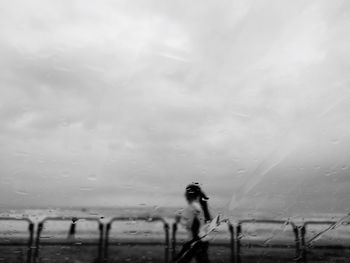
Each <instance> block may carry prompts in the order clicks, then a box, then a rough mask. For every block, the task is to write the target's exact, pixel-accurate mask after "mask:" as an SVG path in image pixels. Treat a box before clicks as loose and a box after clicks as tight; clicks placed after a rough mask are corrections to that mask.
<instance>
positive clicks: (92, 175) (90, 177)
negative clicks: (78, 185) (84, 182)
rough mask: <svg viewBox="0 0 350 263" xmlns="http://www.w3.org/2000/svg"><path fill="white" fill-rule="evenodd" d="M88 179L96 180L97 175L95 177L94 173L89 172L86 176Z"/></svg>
mask: <svg viewBox="0 0 350 263" xmlns="http://www.w3.org/2000/svg"><path fill="white" fill-rule="evenodd" d="M88 180H89V181H96V180H97V177H96V175H95V174H90V175H89V176H88Z"/></svg>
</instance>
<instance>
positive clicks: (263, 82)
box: [0, 0, 350, 211]
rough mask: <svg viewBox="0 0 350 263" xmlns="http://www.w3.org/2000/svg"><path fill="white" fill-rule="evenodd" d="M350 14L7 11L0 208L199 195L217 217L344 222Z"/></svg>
mask: <svg viewBox="0 0 350 263" xmlns="http://www.w3.org/2000/svg"><path fill="white" fill-rule="evenodd" d="M349 11H350V3H349V2H348V1H339V0H332V1H322V0H321V1H320V0H317V1H316V0H315V1H295V0H293V1H280V0H275V1H268V0H264V1H249V0H248V1H247V0H245V1H226V0H224V1H202V0H201V1H43V0H42V1H14V0H12V1H7V2H1V3H0V57H1V60H0V80H1V89H0V155H1V158H0V172H1V173H0V180H1V181H0V198H1V205H13V206H23V205H24V206H33V205H60V206H65V205H67V204H69V205H82V206H88V205H92V206H93V205H134V204H140V203H144V204H147V205H179V204H182V203H183V200H182V199H183V198H182V194H183V188H184V186H185V185H186V184H187V183H190V182H192V181H198V182H200V183H202V184H203V186H204V187H205V188H206V189H207V192H208V193H209V194H210V195H211V196H212V202H213V204H214V205H216V206H226V207H231V209H233V208H235V207H238V206H240V205H242V204H245V205H248V206H249V204H252V203H254V205H257V206H259V208H266V209H267V208H268V207H278V208H284V207H286V206H288V207H292V208H298V207H303V208H305V209H308V208H311V209H312V207H313V206H314V207H315V209H316V207H317V209H318V210H322V209H324V210H327V211H329V210H330V209H336V210H337V211H345V210H346V209H347V207H346V205H342V204H346V202H347V201H350V195H349V194H348V192H349V191H348V190H349V188H350V180H349V176H348V172H349V169H348V165H349V164H350V160H349V159H350V157H349V156H350V155H349V153H350V148H349V146H350V145H349V144H350V140H349V134H350V122H349V117H350V97H349V95H350V91H349V80H350V77H349V66H350V65H349V61H350V59H349V44H350V43H349V39H350V37H349V29H350V19H349V17H350V16H349V14H350V13H349ZM295 195H298V196H299V199H295V198H294V196H295ZM303 197H305V198H306V199H307V200H308V202H307V203H305V202H304V201H303ZM256 200H259V202H258V203H257V201H256ZM324 200H328V201H329V200H333V201H329V203H325V202H324ZM328 201H327V202H328ZM320 202H322V203H324V206H322V205H320V204H319V203H320ZM300 209H301V208H300Z"/></svg>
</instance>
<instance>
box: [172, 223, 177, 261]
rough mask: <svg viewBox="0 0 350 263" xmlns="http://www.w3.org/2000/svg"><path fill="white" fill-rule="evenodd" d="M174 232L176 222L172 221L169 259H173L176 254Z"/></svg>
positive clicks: (175, 230)
mask: <svg viewBox="0 0 350 263" xmlns="http://www.w3.org/2000/svg"><path fill="white" fill-rule="evenodd" d="M176 232H177V222H175V223H173V227H172V235H171V259H172V260H174V259H175V256H176Z"/></svg>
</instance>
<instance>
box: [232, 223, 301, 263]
mask: <svg viewBox="0 0 350 263" xmlns="http://www.w3.org/2000/svg"><path fill="white" fill-rule="evenodd" d="M244 224H278V225H290V226H291V227H292V230H293V233H294V243H295V258H298V257H299V255H300V238H299V229H298V227H297V226H296V225H295V224H294V223H293V222H291V221H289V220H263V219H262V220H256V219H244V220H240V221H238V223H237V226H236V231H235V232H236V237H235V241H236V242H235V243H236V245H235V250H236V262H237V263H240V262H241V246H242V245H241V238H242V232H243V229H242V228H243V225H244ZM250 246H252V247H254V246H258V247H267V245H264V246H262V245H254V244H250ZM268 247H288V246H286V245H283V244H281V245H279V246H276V245H269V246H268Z"/></svg>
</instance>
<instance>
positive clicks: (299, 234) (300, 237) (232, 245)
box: [0, 217, 350, 263]
mask: <svg viewBox="0 0 350 263" xmlns="http://www.w3.org/2000/svg"><path fill="white" fill-rule="evenodd" d="M11 220H12V221H25V222H27V223H28V237H27V238H28V239H27V241H26V242H24V243H23V242H17V243H16V241H11V239H9V242H0V246H10V245H14V246H17V245H18V246H25V247H26V248H27V258H26V263H31V262H38V259H39V257H40V249H41V248H42V247H43V246H45V245H62V244H64V245H69V246H74V245H75V244H77V242H76V241H77V238H76V234H77V224H79V222H81V221H83V220H84V221H94V222H96V223H97V230H98V234H97V235H96V240H95V241H94V242H91V240H90V241H88V242H83V243H79V245H93V246H97V247H98V252H97V257H96V259H97V261H95V262H107V261H108V260H109V257H108V256H109V255H108V254H109V252H108V251H109V248H110V246H113V245H121V244H125V245H128V244H133V245H161V246H164V262H165V263H167V262H170V261H171V260H173V259H174V257H175V255H176V247H177V245H178V244H177V234H178V222H176V221H175V222H174V223H173V224H172V229H171V239H170V234H169V224H168V223H167V222H166V221H165V220H164V219H163V218H161V217H154V218H148V217H134V218H133V217H114V218H112V219H111V220H110V221H109V222H107V223H103V222H101V220H100V219H99V218H95V217H79V218H76V217H47V218H44V219H43V220H42V221H40V222H39V223H37V224H34V223H33V222H32V221H31V220H30V219H27V218H13V217H0V223H1V221H11ZM130 220H132V221H143V222H146V223H148V222H149V223H154V222H160V223H162V225H163V230H164V239H160V241H159V240H155V241H154V240H152V241H151V240H146V242H141V241H139V240H136V239H135V240H130V241H125V240H123V241H122V242H119V241H118V242H115V243H113V242H111V229H112V227H113V223H115V222H118V221H119V222H120V221H124V222H125V221H130ZM48 221H70V224H69V227H68V229H67V238H66V239H64V240H56V241H55V240H51V241H48V240H46V239H42V233H43V229H44V226H45V224H46V223H47V222H48ZM336 223H337V221H306V222H304V223H303V224H301V225H299V226H297V225H296V224H295V223H293V222H292V221H290V220H255V219H245V220H239V221H238V222H237V223H236V224H232V223H231V222H229V221H228V222H227V226H228V234H229V241H228V242H225V244H224V243H222V242H221V243H219V242H217V243H212V244H211V246H226V247H229V249H230V259H229V260H230V262H231V263H233V262H235V263H240V262H241V261H242V258H241V248H242V247H244V246H245V245H244V244H242V241H241V238H242V233H243V231H244V226H245V225H246V224H278V225H285V226H290V227H291V230H292V233H293V235H294V240H293V244H294V246H292V247H294V248H295V259H296V260H297V261H298V262H306V261H307V253H308V251H310V250H312V249H315V248H332V249H338V248H339V249H343V248H344V246H339V245H337V246H335V245H331V244H330V245H324V246H319V245H316V246H312V247H309V246H308V245H307V244H306V240H305V237H306V235H307V230H308V227H309V226H310V225H330V226H331V225H334V224H336ZM343 224H344V225H350V222H343ZM35 227H36V232H35V231H34V230H35ZM349 239H350V236H349ZM250 246H251V247H254V246H256V247H261V248H265V247H266V248H279V247H284V248H286V247H288V248H290V247H291V246H290V245H286V244H283V243H280V244H269V245H266V244H264V245H261V244H260V245H259V244H258V243H257V244H255V243H254V242H253V244H250ZM349 247H350V245H349V246H347V247H346V248H349ZM170 252H171V254H170Z"/></svg>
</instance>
